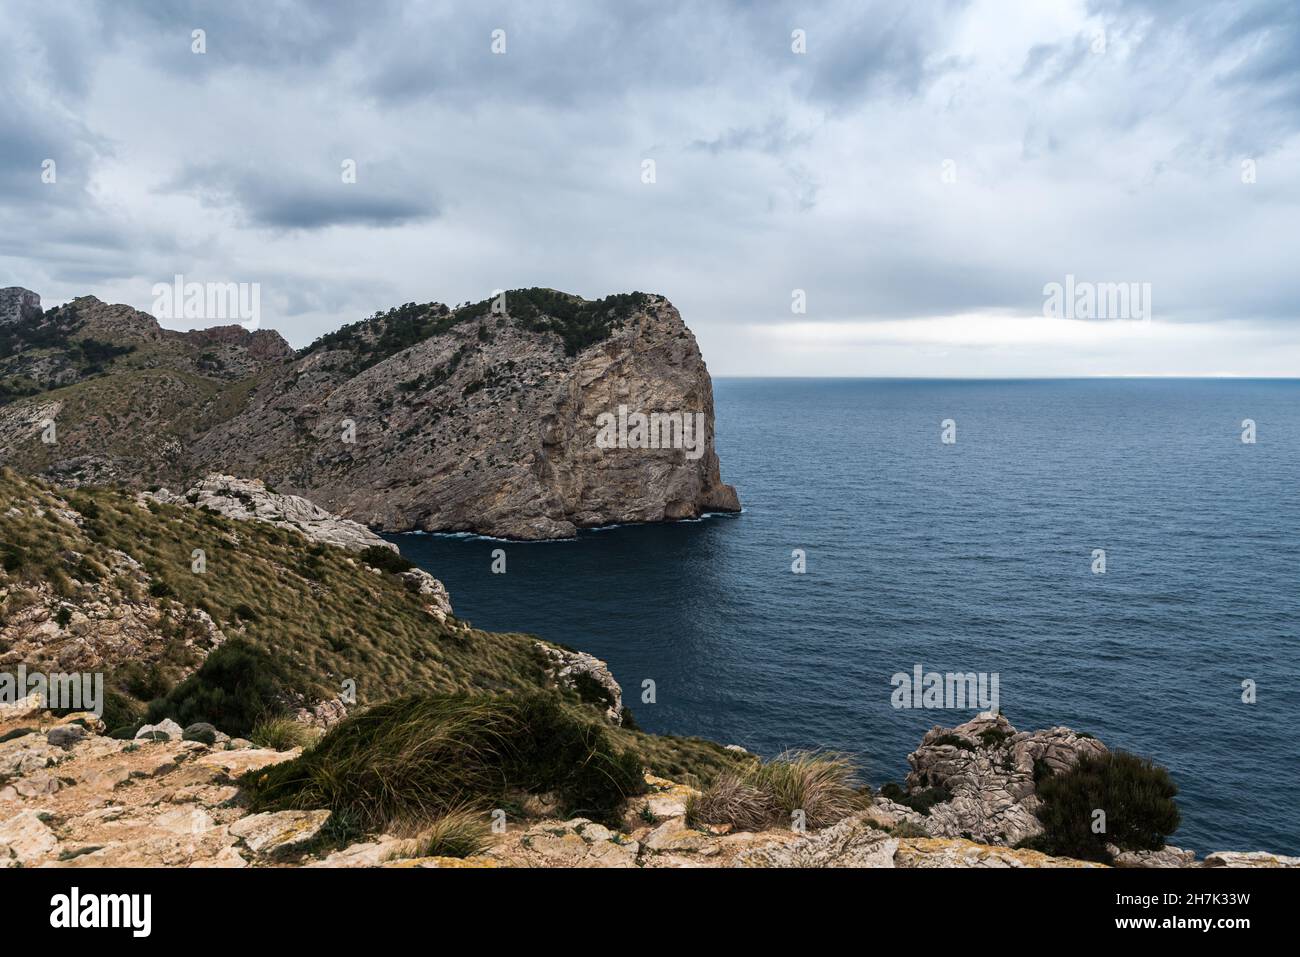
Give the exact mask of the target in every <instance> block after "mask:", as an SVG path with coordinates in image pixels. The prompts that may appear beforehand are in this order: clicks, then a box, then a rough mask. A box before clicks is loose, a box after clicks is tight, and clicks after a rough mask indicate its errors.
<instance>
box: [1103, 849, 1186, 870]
mask: <svg viewBox="0 0 1300 957" xmlns="http://www.w3.org/2000/svg"><path fill="white" fill-rule="evenodd" d="M1106 849H1107V850H1108V851H1110V853H1111V855H1112V856H1113V857H1114V858H1115V866H1116V867H1164V868H1169V867H1194V866H1195V865H1196V852H1195V851H1185V850H1183V849H1182V848H1181V847H1173V846H1171V845H1169V844H1166V845H1165V846H1164V847H1162V848H1160V850H1158V851H1121V850H1120V849H1119V848H1118V847H1115V846H1114V845H1113V844H1110V845H1107V848H1106Z"/></svg>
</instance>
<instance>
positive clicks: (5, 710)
mask: <svg viewBox="0 0 1300 957" xmlns="http://www.w3.org/2000/svg"><path fill="white" fill-rule="evenodd" d="M44 710H45V702H44V701H43V700H42V699H41V696H40V695H39V694H29V695H28V696H27V697H26V698H19V699H18V700H17V701H14V702H12V703H10V704H0V721H17V720H21V719H23V718H34V717H36V715H38V714H40V713H41V712H42V711H44Z"/></svg>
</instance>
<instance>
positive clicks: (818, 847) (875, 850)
mask: <svg viewBox="0 0 1300 957" xmlns="http://www.w3.org/2000/svg"><path fill="white" fill-rule="evenodd" d="M897 849H898V840H897V839H896V838H892V837H890V836H889V835H888V834H886V833H885V832H883V831H880V830H877V829H876V828H875V827H873V826H871V824H870V823H868V822H867V821H866V820H865V819H864V818H863V817H862V816H861V815H855V816H853V817H847V818H845V819H844V820H842V821H840V822H839V823H838V824H834V825H832V826H830V827H828V828H824V829H822V830H820V831H816V832H814V833H810V834H806V835H804V836H801V837H799V838H798V839H796V840H793V841H788V842H773V843H769V844H760V845H758V846H755V847H751V848H749V849H747V850H744V851H741V852H740V854H738V855H737V856H736V860H735V863H734V864H733V866H734V867H818V868H821V867H893V866H894V852H895V851H896V850H897Z"/></svg>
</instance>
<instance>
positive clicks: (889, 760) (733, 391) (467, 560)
mask: <svg viewBox="0 0 1300 957" xmlns="http://www.w3.org/2000/svg"><path fill="white" fill-rule="evenodd" d="M714 387H715V396H716V404H717V416H718V422H717V433H718V438H717V443H718V451H719V455H720V456H721V459H722V468H723V478H724V479H725V480H726V481H728V482H731V483H733V484H734V485H735V486H736V487H737V489H738V491H739V493H740V497H741V500H742V502H743V503H744V506H745V512H744V513H743V514H742V515H739V516H732V517H715V518H710V519H706V520H704V521H701V522H694V523H683V524H679V525H671V526H643V527H626V528H614V529H607V530H600V531H592V532H586V533H583V534H582V535H581V536H580V537H579V538H578V539H577V540H576V541H571V542H552V543H536V544H519V543H501V542H492V541H486V540H483V539H472V538H451V537H441V536H416V535H407V536H398V537H396V538H395V539H394V541H397V542H398V543H399V545H400V546H401V548H402V550H403V552H404V553H405V554H406V555H407V557H409V558H411V559H412V560H413V561H416V562H418V563H419V564H420V565H422V566H423V567H425V568H427V569H428V570H429V571H431V572H433V573H434V574H435V575H437V576H438V577H440V578H441V579H443V581H445V582H446V584H447V587H448V588H449V589H450V590H451V595H452V600H453V603H454V605H455V607H456V611H457V614H459V615H460V616H461V617H463V618H466V619H468V620H470V621H472V622H474V623H475V624H476V625H478V626H480V627H483V628H488V629H491V630H497V631H506V630H517V631H530V632H534V633H536V634H538V635H541V636H543V637H547V638H551V639H554V640H556V641H560V642H563V643H565V644H568V645H571V646H574V647H577V648H581V649H583V650H586V651H590V652H592V653H593V654H596V655H598V656H600V657H601V658H604V659H606V660H607V661H608V662H609V663H610V667H611V668H612V669H613V671H614V674H615V676H616V677H617V678H618V680H619V682H620V683H621V684H622V685H623V687H624V690H625V693H626V695H627V699H628V701H629V702H630V703H631V705H632V707H633V710H634V712H635V714H636V717H637V720H638V721H639V722H640V724H641V725H642V726H643V727H644V728H646V729H647V730H650V731H666V732H667V731H671V732H679V733H688V734H699V735H703V736H706V737H710V738H714V739H716V740H719V741H722V742H724V743H737V744H742V745H744V746H745V747H747V748H749V749H750V750H753V751H757V752H760V753H763V754H772V753H775V752H778V751H780V750H782V749H784V748H788V747H808V746H821V747H829V748H836V749H843V750H847V751H851V752H854V753H855V754H857V755H858V756H859V758H860V759H861V762H862V764H863V766H864V769H865V776H866V778H867V779H868V780H869V781H871V782H872V783H874V784H880V783H881V782H883V781H885V780H890V779H898V778H900V777H901V776H902V775H903V774H904V773H905V772H906V769H907V765H906V756H907V753H908V752H909V751H910V750H912V749H913V748H915V746H916V744H917V743H918V741H919V739H920V737H921V735H922V734H923V733H924V732H925V731H926V730H927V729H928V728H929V727H931V726H932V725H934V724H955V723H957V722H959V721H962V720H965V719H966V718H968V717H970V716H971V715H973V714H974V711H973V710H966V711H960V712H956V711H941V710H939V711H936V710H928V711H927V710H895V709H894V708H893V707H891V704H890V693H891V691H892V690H893V689H892V686H891V685H890V676H891V675H893V674H894V673H896V672H899V671H910V670H911V669H912V667H913V666H914V665H915V664H921V665H923V666H924V667H925V669H926V670H936V671H962V672H966V671H976V672H997V673H998V675H999V677H1000V696H1001V706H1002V710H1003V711H1004V712H1005V713H1006V715H1007V716H1008V717H1009V718H1010V719H1011V721H1012V723H1013V724H1015V725H1016V726H1017V727H1019V728H1022V729H1030V728H1038V727H1045V726H1049V725H1052V724H1067V725H1070V726H1072V727H1074V728H1077V729H1080V730H1087V731H1090V732H1092V733H1093V734H1095V735H1097V736H1098V737H1099V738H1101V739H1102V740H1104V741H1105V742H1106V743H1107V744H1109V745H1110V746H1111V747H1119V748H1127V749H1130V750H1133V751H1137V752H1139V753H1144V754H1149V755H1151V756H1153V757H1154V758H1156V759H1157V760H1158V761H1160V762H1161V763H1163V764H1165V765H1167V766H1168V767H1169V769H1170V770H1171V771H1172V773H1173V775H1174V778H1175V780H1176V781H1177V782H1178V783H1179V786H1180V788H1181V794H1180V798H1179V803H1180V805H1181V807H1182V811H1183V827H1182V829H1181V830H1180V832H1179V833H1178V835H1177V836H1176V841H1177V842H1179V843H1181V844H1183V845H1184V846H1189V847H1193V848H1195V849H1197V850H1198V851H1200V852H1202V853H1204V852H1208V851H1210V850H1220V849H1257V848H1263V849H1268V850H1273V851H1278V852H1284V853H1291V854H1296V853H1300V824H1298V823H1297V821H1298V820H1300V809H1298V808H1297V799H1296V795H1297V794H1298V793H1300V746H1298V745H1297V743H1296V742H1297V735H1298V734H1300V639H1298V637H1297V629H1298V628H1300V491H1298V485H1300V414H1298V413H1300V402H1298V401H1297V400H1300V382H1295V381H1285V382H1284V381H1242V380H1214V381H1202V380H1195V381H1189V380H1104V381H1100V380H1098V381H1041V382H1035V381H1017V382H994V381H980V382H975V381H971V382H952V381H942V382H938V381H934V382H931V381H917V380H787V379H730V380H727V379H724V380H718V381H716V382H715V383H714ZM947 418H951V419H954V420H956V423H957V443H956V444H955V445H943V444H942V443H941V442H940V422H941V421H942V420H943V419H947ZM1246 418H1251V419H1254V420H1255V421H1256V422H1257V423H1258V442H1257V443H1256V444H1254V445H1248V444H1243V443H1242V442H1241V423H1242V420H1243V419H1246ZM498 547H504V548H505V549H506V551H507V562H508V572H507V573H506V574H504V575H493V574H491V573H490V564H491V556H490V552H491V551H492V549H494V548H498ZM795 548H802V549H804V550H806V552H807V573H806V574H804V575H795V574H792V573H791V570H790V565H791V550H792V549H795ZM1096 548H1103V549H1105V550H1106V560H1107V571H1106V573H1105V574H1104V575H1095V574H1093V573H1092V570H1091V565H1092V551H1093V549H1096ZM647 678H649V679H653V680H654V682H655V684H656V690H657V698H658V700H657V703H656V704H653V705H647V704H640V703H639V698H640V688H641V685H642V681H643V680H644V679H647ZM1245 679H1253V680H1254V681H1255V682H1256V684H1257V688H1258V701H1257V703H1255V704H1253V705H1247V704H1243V703H1242V700H1241V695H1242V681H1243V680H1245Z"/></svg>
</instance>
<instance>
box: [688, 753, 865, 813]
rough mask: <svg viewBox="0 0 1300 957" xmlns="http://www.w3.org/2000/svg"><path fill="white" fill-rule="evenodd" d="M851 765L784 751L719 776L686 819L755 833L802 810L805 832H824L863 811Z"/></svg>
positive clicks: (840, 758)
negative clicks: (769, 758)
mask: <svg viewBox="0 0 1300 957" xmlns="http://www.w3.org/2000/svg"><path fill="white" fill-rule="evenodd" d="M863 803H864V802H863V796H862V794H861V793H860V792H859V790H858V788H857V781H856V780H855V776H854V768H853V765H852V764H851V763H850V762H849V760H848V759H847V758H846V757H844V756H843V755H839V754H822V753H817V752H810V751H789V752H786V753H785V754H782V755H780V756H778V757H776V758H773V759H772V760H771V761H768V762H766V763H764V764H751V765H750V766H749V767H747V768H744V769H742V770H739V771H736V772H724V773H722V774H720V775H719V776H718V777H717V778H716V779H715V780H714V782H713V783H712V784H711V785H709V787H707V788H706V789H705V790H704V791H703V792H702V793H701V794H700V796H699V797H698V798H695V799H694V800H692V801H691V802H689V804H688V807H687V812H686V814H687V820H689V821H691V822H692V823H698V824H731V825H732V826H733V827H736V828H737V829H739V830H743V831H758V830H762V829H763V828H765V827H770V826H771V825H773V824H776V823H778V822H785V823H789V821H790V817H791V815H792V814H793V813H794V812H795V811H802V812H803V814H804V823H805V824H807V826H808V827H811V828H820V827H826V826H827V825H830V824H834V823H835V822H836V821H839V820H842V819H843V818H845V817H848V815H850V814H852V813H853V812H854V811H856V810H858V809H859V808H861V807H862V806H863Z"/></svg>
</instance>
